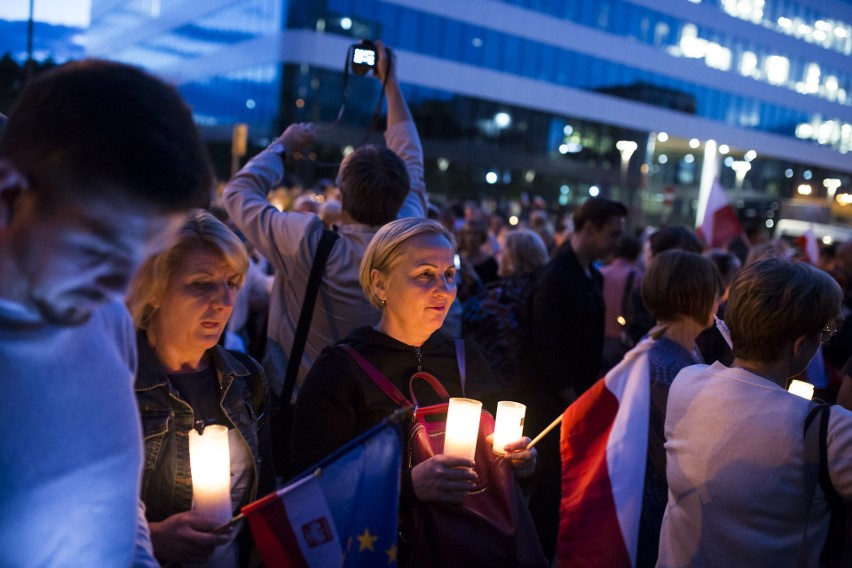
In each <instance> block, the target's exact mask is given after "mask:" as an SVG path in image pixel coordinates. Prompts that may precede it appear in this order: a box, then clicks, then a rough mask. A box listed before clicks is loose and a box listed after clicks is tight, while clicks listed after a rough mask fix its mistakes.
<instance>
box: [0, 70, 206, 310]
mask: <svg viewBox="0 0 852 568" xmlns="http://www.w3.org/2000/svg"><path fill="white" fill-rule="evenodd" d="M211 186H212V177H211V169H210V166H209V163H208V161H207V157H206V152H205V150H204V148H203V146H202V143H201V141H200V139H199V137H198V133H197V130H196V128H195V125H194V124H193V121H192V115H191V113H190V111H189V109H188V108H187V107H186V105H185V104H184V103H183V101H182V100H181V98H180V96H179V95H178V93H177V91H175V90H174V89H173V88H171V87H169V86H167V85H165V84H164V83H162V82H161V81H160V80H158V79H156V78H154V77H152V76H150V75H148V74H146V73H144V72H142V71H140V70H138V69H135V68H133V67H129V66H126V65H122V64H119V63H112V62H106V61H98V60H85V61H80V62H75V63H69V64H66V65H63V66H61V67H58V68H56V69H54V70H52V71H50V72H47V73H45V74H43V75H40V76H39V77H38V78H36V80H34V81H33V82H32V83H31V84H30V85H29V86H28V87H27V88H26V89H25V90H24V92H23V93H21V95H20V97H19V98H18V100H17V101H16V103H15V106H14V107H13V108H12V111H11V112H10V114H9V118H8V122H7V123H6V125H5V127H4V129H3V132H2V136H0V295H2V296H3V297H5V298H7V299H12V300H15V301H19V302H21V303H23V304H25V305H27V306H28V307H30V308H31V309H38V311H39V312H40V313H41V315H42V316H43V317H44V318H45V319H48V320H50V321H54V322H57V323H62V324H73V323H79V322H82V321H85V320H86V319H87V318H88V315H89V313H90V312H91V310H92V309H93V308H94V306H95V305H96V304H98V303H100V302H102V301H104V300H106V299H108V298H120V297H121V296H123V294H124V291H125V289H126V286H127V283H128V281H129V279H130V276H131V275H132V274H133V272H134V271H135V269H136V267H137V266H138V264H139V263H140V262H141V261H142V259H143V257H144V255H145V253H146V252H147V251H148V250H149V248H150V247H151V246H152V245H154V246H161V245H163V244H166V242H165V241H167V238H166V237H168V236H170V235H171V234H172V231H173V230H174V228H176V227H177V226H178V225H179V223H180V220H181V219H182V218H183V215H184V214H185V212H186V210H188V209H190V208H191V207H204V206H206V205H207V204H208V203H209V198H210V192H211ZM158 240H161V241H164V242H162V243H158V242H157V241H158Z"/></svg>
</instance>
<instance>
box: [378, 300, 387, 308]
mask: <svg viewBox="0 0 852 568" xmlns="http://www.w3.org/2000/svg"><path fill="white" fill-rule="evenodd" d="M379 302H381V304H382V307H385V306H387V305H388V301H387V300H385V299H384V298H383V299H381V300H379Z"/></svg>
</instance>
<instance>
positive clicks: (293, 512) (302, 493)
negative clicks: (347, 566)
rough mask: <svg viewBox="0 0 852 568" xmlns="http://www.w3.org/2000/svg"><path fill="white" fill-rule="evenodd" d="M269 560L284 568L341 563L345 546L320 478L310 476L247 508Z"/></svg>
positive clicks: (255, 535) (263, 551)
mask: <svg viewBox="0 0 852 568" xmlns="http://www.w3.org/2000/svg"><path fill="white" fill-rule="evenodd" d="M243 514H245V515H246V517H247V518H248V519H249V523H250V524H251V530H252V534H253V535H254V538H255V540H256V541H257V542H258V546H259V547H260V548H261V554H262V555H263V557H264V558H265V559H269V558H275V559H276V563H278V565H279V566H281V568H289V567H291V566H292V567H297V566H298V567H301V566H340V565H341V559H342V558H343V546H342V545H341V543H340V538H339V536H338V534H337V529H336V527H335V523H334V519H333V517H332V515H331V511H330V510H329V507H328V502H327V501H326V498H325V495H324V494H323V492H322V489H321V488H320V485H319V480H318V479H317V478H315V477H313V476H309V477H306V478H304V479H302V480H300V481H298V482H297V483H294V484H293V485H289V486H287V487H285V488H283V489H281V490H279V491H278V492H276V493H272V494H270V495H267V496H266V497H264V498H263V499H260V500H259V501H256V502H254V503H252V504H251V505H249V506H247V507H245V508H244V509H243Z"/></svg>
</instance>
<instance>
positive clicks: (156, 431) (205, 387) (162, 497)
mask: <svg viewBox="0 0 852 568" xmlns="http://www.w3.org/2000/svg"><path fill="white" fill-rule="evenodd" d="M248 265H249V260H248V254H247V252H246V249H245V247H244V246H243V244H242V243H241V242H240V240H239V238H238V237H237V236H236V235H235V234H234V233H233V232H232V231H231V230H230V229H229V228H228V227H227V226H225V225H224V224H223V223H222V222H220V221H219V220H217V219H216V218H215V217H213V215H211V214H209V213H207V212H205V211H201V210H196V211H194V212H193V213H191V214H190V215H189V217H188V218H187V220H186V222H185V223H184V225H183V227H182V228H181V230H180V232H179V234H178V237H177V239H176V242H175V243H174V244H173V245H172V246H171V248H169V249H168V250H165V251H163V252H162V253H160V254H158V255H156V256H153V257H151V258H150V259H149V260H148V261H147V262H146V263H145V264H144V265H143V266H142V269H141V270H140V271H139V273H138V274H137V276H136V278H135V280H134V282H133V283H132V285H131V288H130V292H129V295H128V300H127V303H128V307H129V309H130V312H131V314H132V315H133V319H134V323H135V324H136V328H137V346H138V349H139V371H138V373H137V378H136V385H135V390H136V398H137V402H138V404H139V410H140V412H141V415H142V425H143V431H144V436H145V468H144V471H143V475H142V491H141V495H142V500H143V501H144V502H145V507H146V516H147V519H148V526H149V528H150V531H151V541H152V543H153V546H154V555H155V556H156V557H157V559H158V560H159V561H160V562H161V563H163V564H171V563H193V564H203V563H205V562H213V561H215V565H216V566H234V567H236V566H239V565H242V564H244V559H245V558H246V557H247V556H246V555H247V554H248V552H249V550H248V547H247V546H245V545H244V546H243V547H242V550H240V547H239V545H238V541H237V540H236V539H235V537H236V533H237V532H239V528H238V529H237V530H236V531H226V532H222V533H214V532H213V529H215V528H216V527H217V526H218V525H219V524H220V522H216V521H211V520H209V519H205V518H203V517H200V516H198V515H197V514H196V513H194V512H193V511H192V510H191V508H192V477H191V474H190V466H189V443H188V432H189V430H190V429H192V428H195V429H198V430H201V429H203V428H204V427H205V426H208V425H210V424H221V425H224V426H227V427H228V434H229V440H228V441H229V446H230V450H231V501H232V510H233V511H239V508H240V507H242V506H243V505H246V504H248V503H250V502H251V501H253V500H254V499H255V497H257V496H258V495H262V494H264V493H266V492H268V491H271V490H272V489H273V484H274V482H273V476H272V469H271V467H272V462H271V456H270V455H269V429H268V426H267V422H266V419H265V411H266V405H267V399H268V391H267V385H266V379H265V377H264V374H263V371H262V369H261V368H260V366H259V365H258V364H257V362H255V361H254V360H253V359H251V358H249V357H248V356H246V355H243V354H241V353H237V352H233V351H228V350H226V349H224V348H222V347H220V346H219V345H218V341H219V338H220V336H221V335H222V333H223V332H224V330H225V325H226V323H227V322H228V318H229V317H230V315H231V312H232V311H233V309H234V298H235V296H236V293H237V290H239V288H240V286H242V284H243V282H244V280H245V275H246V271H247V270H248ZM240 543H241V544H244V543H243V541H242V540H241V541H240ZM241 556H242V558H243V560H242V561H241V559H240V557H241Z"/></svg>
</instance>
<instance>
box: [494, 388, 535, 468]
mask: <svg viewBox="0 0 852 568" xmlns="http://www.w3.org/2000/svg"><path fill="white" fill-rule="evenodd" d="M526 412H527V407H526V406H524V405H523V404H521V403H519V402H512V401H510V400H501V401H500V402H498V403H497V422H496V423H495V425H494V448H493V450H494V453H495V454H500V455H501V456H504V455H506V450H504V449H503V448H504V447H505V446H506V444H508V443H509V442H515V441H517V440H520V439H521V437H522V436H523V435H524V415H525V414H526Z"/></svg>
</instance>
